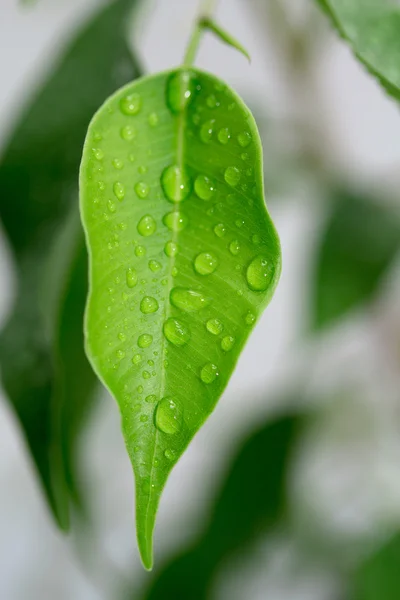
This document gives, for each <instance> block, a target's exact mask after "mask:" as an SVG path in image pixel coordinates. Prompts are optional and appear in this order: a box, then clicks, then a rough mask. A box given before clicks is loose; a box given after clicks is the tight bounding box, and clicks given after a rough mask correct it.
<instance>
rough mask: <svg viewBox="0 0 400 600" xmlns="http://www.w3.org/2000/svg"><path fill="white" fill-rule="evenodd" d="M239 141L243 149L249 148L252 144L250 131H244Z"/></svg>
mask: <svg viewBox="0 0 400 600" xmlns="http://www.w3.org/2000/svg"><path fill="white" fill-rule="evenodd" d="M237 139H238V142H239V144H240V145H241V146H242V148H247V146H248V145H249V144H250V142H251V135H250V133H249V132H248V131H242V133H239V135H238V138H237Z"/></svg>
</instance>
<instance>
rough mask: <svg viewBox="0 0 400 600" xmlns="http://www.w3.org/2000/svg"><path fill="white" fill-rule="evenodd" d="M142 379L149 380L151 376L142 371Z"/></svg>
mask: <svg viewBox="0 0 400 600" xmlns="http://www.w3.org/2000/svg"><path fill="white" fill-rule="evenodd" d="M142 377H143V379H150V377H151V375H150V373H149V372H148V371H143V373H142Z"/></svg>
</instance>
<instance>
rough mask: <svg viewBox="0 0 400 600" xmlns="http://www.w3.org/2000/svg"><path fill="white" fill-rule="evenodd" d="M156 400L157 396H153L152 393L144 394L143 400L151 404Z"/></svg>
mask: <svg viewBox="0 0 400 600" xmlns="http://www.w3.org/2000/svg"><path fill="white" fill-rule="evenodd" d="M156 400H157V396H155V395H154V394H150V395H149V396H146V398H145V401H146V402H148V403H149V404H153V402H155V401H156Z"/></svg>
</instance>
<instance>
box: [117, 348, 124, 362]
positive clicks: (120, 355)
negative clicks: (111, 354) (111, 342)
mask: <svg viewBox="0 0 400 600" xmlns="http://www.w3.org/2000/svg"><path fill="white" fill-rule="evenodd" d="M115 354H116V357H117V358H118V360H122V359H123V358H124V357H125V352H124V351H123V350H117V351H116V353H115Z"/></svg>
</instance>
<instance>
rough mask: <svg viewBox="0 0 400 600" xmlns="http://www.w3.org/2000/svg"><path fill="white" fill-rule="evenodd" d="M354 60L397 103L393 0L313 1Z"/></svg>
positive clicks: (398, 55)
mask: <svg viewBox="0 0 400 600" xmlns="http://www.w3.org/2000/svg"><path fill="white" fill-rule="evenodd" d="M317 1H318V2H319V4H320V5H321V6H322V7H323V8H324V9H325V11H326V13H327V14H328V15H329V17H330V18H331V21H332V23H333V24H334V25H335V27H336V28H337V30H338V31H339V33H340V34H341V35H342V36H343V38H345V39H346V40H347V41H348V42H349V44H350V46H351V48H352V50H353V52H354V53H355V55H356V56H357V57H358V59H359V60H360V61H361V62H362V63H364V65H365V66H366V67H367V68H368V70H369V71H370V72H371V73H372V74H373V75H375V76H376V77H378V79H379V80H380V82H381V83H382V85H383V86H384V87H385V88H386V89H387V90H388V91H389V93H390V94H392V95H393V96H395V97H396V98H397V99H398V100H399V99H400V35H399V31H400V7H399V4H398V2H396V1H395V0H317Z"/></svg>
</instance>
